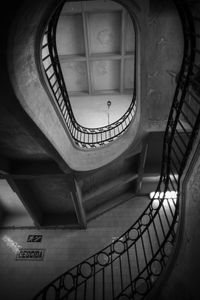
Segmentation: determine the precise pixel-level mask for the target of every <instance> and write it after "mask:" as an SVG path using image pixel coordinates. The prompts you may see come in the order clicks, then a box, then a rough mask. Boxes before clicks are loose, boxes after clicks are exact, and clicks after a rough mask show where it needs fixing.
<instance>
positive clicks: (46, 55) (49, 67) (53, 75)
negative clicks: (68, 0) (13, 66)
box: [41, 3, 136, 148]
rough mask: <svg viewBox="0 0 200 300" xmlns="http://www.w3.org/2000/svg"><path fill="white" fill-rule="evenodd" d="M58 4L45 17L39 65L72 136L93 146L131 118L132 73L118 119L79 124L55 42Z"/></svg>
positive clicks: (116, 134) (133, 110) (109, 138)
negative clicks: (99, 124)
mask: <svg viewBox="0 0 200 300" xmlns="http://www.w3.org/2000/svg"><path fill="white" fill-rule="evenodd" d="M62 8H63V3H62V4H61V5H60V6H59V7H58V8H57V9H56V11H55V13H54V14H53V16H52V17H51V19H50V20H49V22H48V25H47V30H46V31H45V33H44V35H43V40H42V44H41V65H42V66H43V70H44V73H45V75H46V78H47V81H48V84H49V87H50V90H51V92H52V94H53V96H54V100H55V102H56V103H57V106H58V108H59V111H60V113H61V115H62V117H63V118H64V121H65V123H66V125H67V128H68V131H69V133H70V135H71V137H72V140H73V141H74V142H75V144H76V145H77V146H79V147H81V148H97V147H100V146H103V145H106V144H108V143H110V142H112V141H114V140H116V139H117V138H118V137H119V136H121V135H122V134H123V133H124V132H125V131H126V130H127V129H128V127H129V126H130V124H131V122H132V120H133V119H134V116H135V113H136V76H134V90H133V98H132V101H131V104H130V105H129V107H128V109H127V111H126V112H125V113H124V115H123V116H122V117H121V118H120V119H118V120H117V121H115V122H113V123H111V124H108V125H106V126H103V127H97V128H88V127H84V126H82V125H80V124H79V123H78V122H77V120H76V118H75V116H74V113H73V110H72V107H71V103H70V100H69V96H68V92H67V88H66V85H65V80H64V78H63V74H62V69H61V66H60V61H59V56H58V52H57V46H56V28H57V23H58V19H59V16H60V12H61V10H62ZM135 59H136V56H135ZM135 66H136V64H135Z"/></svg>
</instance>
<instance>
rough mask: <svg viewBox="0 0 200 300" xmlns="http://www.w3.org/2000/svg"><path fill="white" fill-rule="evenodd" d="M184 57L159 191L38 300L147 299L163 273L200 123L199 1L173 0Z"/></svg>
mask: <svg viewBox="0 0 200 300" xmlns="http://www.w3.org/2000/svg"><path fill="white" fill-rule="evenodd" d="M174 3H175V5H176V7H177V10H178V12H179V14H180V18H181V21H182V26H183V35H184V53H183V61H182V65H181V69H180V72H179V76H178V78H177V86H176V90H175V94H174V99H173V103H172V107H171V110H170V114H169V119H168V123H167V127H166V131H165V136H164V143H163V159H162V166H161V175H160V180H159V183H158V187H157V190H156V192H155V193H154V195H153V196H152V197H151V201H150V203H149V205H148V206H147V208H146V209H145V210H144V212H143V213H142V215H141V216H140V217H139V218H138V219H137V221H136V222H135V223H134V224H133V225H132V226H131V227H130V228H129V229H128V230H127V231H126V232H125V233H124V234H122V235H121V236H120V237H119V238H118V239H117V240H115V241H114V242H113V243H111V244H109V245H108V246H107V247H105V248H104V249H101V250H100V251H98V252H97V253H95V254H94V255H92V256H90V257H89V258H88V259H86V260H83V261H82V262H80V263H79V264H78V265H76V266H74V267H73V268H71V269H70V270H68V271H66V272H65V273H63V274H61V275H60V276H59V277H57V278H56V279H54V280H53V281H52V282H50V283H49V284H48V285H47V286H46V287H44V288H43V289H42V290H41V291H40V292H39V293H38V294H37V295H36V296H35V297H34V299H35V300H36V299H37V300H39V299H43V300H44V299H49V295H50V294H51V297H52V295H53V297H54V298H51V299H87V300H89V299H144V298H145V297H146V296H147V295H148V294H149V292H150V291H151V290H152V288H153V287H154V284H155V282H156V281H157V279H158V278H159V277H160V275H161V274H162V273H163V271H164V270H165V268H166V266H167V263H168V260H169V257H170V255H171V253H172V250H173V248H174V244H175V241H176V238H177V227H178V221H179V215H180V212H179V207H180V195H179V188H180V179H181V175H182V173H183V170H184V168H185V165H186V162H187V160H188V157H189V154H190V151H191V149H192V147H193V144H194V141H195V138H196V135H197V133H198V131H199V124H200V88H199V87H200V75H199V74H200V49H198V48H197V45H198V44H199V41H198V40H200V16H198V11H199V10H198V9H196V5H200V3H199V4H198V2H197V1H183V0H174Z"/></svg>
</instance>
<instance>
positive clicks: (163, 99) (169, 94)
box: [145, 0, 183, 131]
mask: <svg viewBox="0 0 200 300" xmlns="http://www.w3.org/2000/svg"><path fill="white" fill-rule="evenodd" d="M147 26H148V38H147V40H148V44H147V48H146V56H147V68H148V71H147V76H148V80H147V98H146V102H145V106H146V114H147V118H148V130H149V131H154V130H155V129H156V128H157V130H159V128H163V127H164V126H165V124H166V121H167V119H168V115H169V110H170V107H171V103H172V99H173V95H174V91H175V87H176V77H177V75H178V73H179V70H180V66H181V62H182V56H183V34H182V25H181V22H180V19H179V15H178V13H177V11H176V8H175V5H174V4H173V1H168V0H163V1H159V0H150V1H149V13H148V21H147Z"/></svg>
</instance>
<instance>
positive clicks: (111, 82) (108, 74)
mask: <svg viewBox="0 0 200 300" xmlns="http://www.w3.org/2000/svg"><path fill="white" fill-rule="evenodd" d="M91 76H92V78H91V79H92V82H93V89H94V92H95V91H101V90H104V91H105V90H107V91H108V90H110V91H113V90H119V80H120V61H119V60H99V61H92V62H91Z"/></svg>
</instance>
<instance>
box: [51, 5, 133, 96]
mask: <svg viewBox="0 0 200 300" xmlns="http://www.w3.org/2000/svg"><path fill="white" fill-rule="evenodd" d="M56 42H57V50H58V54H59V59H60V63H61V67H62V72H63V76H64V79H65V83H66V87H67V90H68V93H69V95H70V96H81V95H83V96H85V95H88V96H89V95H90V96H94V95H105V94H109V95H110V94H112V95H113V94H114V95H115V94H118V95H123V94H130V95H132V94H133V80H134V78H133V76H134V56H135V32H134V28H133V24H132V21H131V19H130V16H129V14H128V12H127V11H126V10H125V9H124V8H123V7H122V6H121V5H119V4H117V3H115V2H111V1H105V2H103V6H102V2H99V1H82V2H67V3H66V4H65V5H64V7H63V9H62V12H61V15H60V18H59V21H58V26H57V35H56Z"/></svg>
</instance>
